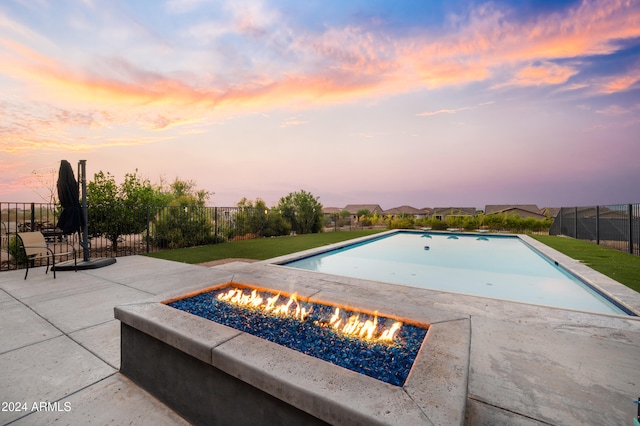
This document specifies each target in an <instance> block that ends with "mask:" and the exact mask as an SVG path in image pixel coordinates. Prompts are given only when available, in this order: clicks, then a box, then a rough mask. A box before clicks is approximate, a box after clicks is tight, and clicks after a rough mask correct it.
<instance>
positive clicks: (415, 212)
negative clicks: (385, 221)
mask: <svg viewBox="0 0 640 426" xmlns="http://www.w3.org/2000/svg"><path fill="white" fill-rule="evenodd" d="M384 215H385V216H386V215H391V216H413V218H414V219H422V218H424V217H425V216H426V215H427V213H426V212H425V210H424V209H417V208H415V207H411V206H400V207H394V208H392V209H388V210H385V211H384Z"/></svg>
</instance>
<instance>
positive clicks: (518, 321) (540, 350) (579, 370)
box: [0, 255, 640, 425]
mask: <svg viewBox="0 0 640 426" xmlns="http://www.w3.org/2000/svg"><path fill="white" fill-rule="evenodd" d="M558 258H559V259H560V261H563V262H574V263H576V262H575V261H571V260H567V259H565V258H563V257H562V256H561V255H558ZM581 266H582V265H576V267H578V268H580V267H581ZM582 267H583V266H582ZM587 269H588V268H587ZM586 273H589V274H591V275H592V277H593V279H596V280H602V281H603V282H604V283H605V286H609V289H610V290H611V291H612V292H615V293H617V296H618V297H620V296H622V297H625V298H626V302H627V303H628V304H629V305H632V307H634V308H635V309H640V294H638V293H635V292H631V291H630V290H628V289H627V290H624V289H623V288H620V287H618V286H621V285H620V284H617V283H615V282H610V280H609V281H607V280H603V279H602V277H601V276H600V275H599V274H598V273H596V272H595V271H593V272H592V271H590V270H587V271H586ZM57 276H58V278H57V279H56V280H54V279H53V277H52V276H51V274H47V275H45V274H44V269H43V268H35V269H34V270H32V271H31V272H30V273H29V278H28V279H27V280H26V281H25V280H24V279H23V278H24V273H23V271H9V272H3V273H0V305H1V306H2V309H1V310H0V337H1V339H0V384H1V386H0V402H2V403H3V404H5V403H6V405H5V406H3V407H2V408H5V410H2V411H0V424H10V423H11V424H16V425H30V424H45V423H47V424H48V423H53V422H54V421H57V422H58V423H59V424H130V423H135V424H149V425H173V424H187V422H186V421H185V420H184V419H183V418H181V417H180V416H179V415H178V414H176V413H175V412H173V411H172V410H170V409H169V408H168V407H167V406H165V405H164V404H162V403H161V402H159V401H158V400H156V399H155V398H154V397H153V396H151V395H150V394H149V393H147V392H146V391H145V390H143V389H141V388H140V387H138V386H137V385H136V384H135V383H133V382H132V381H131V380H129V379H128V378H127V377H125V376H123V375H122V374H121V373H120V372H119V368H120V322H119V321H118V320H116V319H114V307H115V306H119V305H125V304H131V303H138V302H143V301H145V300H148V299H152V298H157V297H158V296H159V295H163V294H167V293H171V294H176V293H180V292H184V293H187V292H189V291H193V290H197V289H201V288H205V287H208V286H210V283H211V282H213V281H215V282H219V281H220V280H225V279H228V280H234V281H237V282H243V281H248V282H249V283H251V282H259V283H261V285H263V286H269V285H270V284H272V285H274V286H279V287H283V286H286V287H288V288H292V289H295V287H296V286H298V285H307V286H316V287H317V286H322V289H323V291H325V292H326V294H333V295H334V296H335V299H336V300H339V299H341V298H348V299H353V298H357V300H358V305H359V306H362V307H366V308H368V309H379V310H381V311H385V312H390V313H397V314H399V315H401V314H402V313H403V312H406V311H407V310H415V309H419V310H424V312H425V315H427V314H428V312H429V311H431V310H435V311H438V312H447V313H448V314H449V317H450V318H454V317H455V318H462V319H466V320H467V321H468V322H469V324H470V327H471V339H470V346H469V357H468V358H469V363H468V383H467V389H466V410H465V418H464V422H465V423H466V424H473V425H475V424H492V425H496V424H505V425H506V424H509V425H513V424H521V425H537V424H558V425H560V424H567V425H572V424H592V425H602V424H632V423H633V421H632V420H633V417H634V416H635V415H636V412H637V406H636V405H634V403H633V402H634V400H636V399H637V398H638V397H639V396H640V355H639V354H640V319H638V318H634V317H622V316H608V315H601V314H590V313H585V312H576V311H567V310H561V309H555V308H546V307H541V306H534V305H526V304H519V303H512V302H505V301H500V300H493V299H485V298H480V297H472V296H466V295H460V294H453V293H446V292H441V291H433V290H423V289H415V288H410V287H403V286H394V285H390V284H384V283H379V282H371V281H363V280H356V279H351V278H344V277H337V276H329V275H324V274H318V273H313V272H308V271H301V270H294V269H291V268H283V267H279V266H275V265H273V264H271V263H270V262H256V263H244V262H235V263H229V264H226V265H220V266H217V267H213V268H208V267H203V266H195V265H186V264H181V263H176V262H169V261H162V260H157V259H152V258H147V257H143V256H131V257H123V258H118V261H117V263H116V264H114V265H111V266H108V267H105V268H102V269H94V270H84V271H78V272H77V273H76V272H66V271H65V272H62V271H60V272H58V273H57ZM605 278H606V277H605ZM622 287H623V286H622ZM625 288H626V287H625ZM629 292H631V293H629ZM16 402H18V403H20V404H21V405H20V409H21V411H17V410H16V404H13V405H12V406H11V407H9V405H8V404H9V403H16ZM47 402H48V403H49V404H47ZM42 403H44V404H42ZM8 408H12V410H7V409H8ZM432 423H433V424H438V422H437V421H435V419H432ZM426 424H430V423H428V422H427V423H426Z"/></svg>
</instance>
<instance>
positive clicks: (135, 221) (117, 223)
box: [87, 170, 166, 253]
mask: <svg viewBox="0 0 640 426" xmlns="http://www.w3.org/2000/svg"><path fill="white" fill-rule="evenodd" d="M137 173H138V171H137V170H136V171H135V172H134V173H127V174H126V175H125V179H124V182H123V183H122V184H121V185H120V186H118V185H117V184H116V181H115V178H114V177H113V175H111V174H110V173H108V172H107V173H106V174H105V173H104V172H102V171H100V172H98V173H96V174H95V175H94V177H93V181H91V182H89V183H88V184H87V204H88V209H87V215H88V219H89V220H88V225H89V235H91V236H92V237H98V236H104V237H105V238H106V239H108V240H109V241H110V242H111V248H112V250H113V251H114V252H115V253H117V251H118V241H119V240H120V237H121V236H122V235H129V234H139V233H141V232H142V231H144V230H145V229H146V228H147V224H148V217H147V216H148V214H147V207H148V206H153V205H158V204H161V203H162V202H163V201H164V200H165V199H166V197H163V195H162V194H161V193H160V191H159V189H158V188H154V187H153V186H152V185H151V183H150V182H149V180H147V179H142V178H140V177H139V176H138V175H137Z"/></svg>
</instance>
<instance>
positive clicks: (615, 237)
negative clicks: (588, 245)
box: [549, 204, 640, 256]
mask: <svg viewBox="0 0 640 426" xmlns="http://www.w3.org/2000/svg"><path fill="white" fill-rule="evenodd" d="M549 235H566V236H568V237H572V238H576V239H580V240H587V241H591V242H594V243H595V244H599V245H604V246H607V247H611V248H614V249H616V250H620V251H624V252H627V253H631V254H634V255H636V256H640V204H615V205H609V206H586V207H563V208H561V209H560V212H559V213H558V215H557V216H556V218H555V220H554V222H553V225H551V229H550V230H549Z"/></svg>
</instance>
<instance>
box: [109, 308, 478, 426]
mask: <svg viewBox="0 0 640 426" xmlns="http://www.w3.org/2000/svg"><path fill="white" fill-rule="evenodd" d="M162 300H163V299H162V298H156V299H154V300H151V301H149V302H144V303H137V304H130V305H123V306H118V307H116V308H115V317H116V318H117V319H119V320H120V321H121V372H122V373H123V374H125V375H126V376H128V377H129V378H131V379H132V380H134V381H135V382H136V383H138V384H139V385H140V386H141V387H143V388H144V389H146V390H147V391H149V392H150V393H152V394H153V395H155V396H156V397H157V398H158V399H160V400H161V401H163V402H164V403H165V404H167V405H168V406H169V407H171V408H172V409H174V410H175V411H177V412H178V413H180V414H181V415H182V416H183V417H184V418H185V419H187V420H188V421H189V422H192V423H193V424H203V425H204V424H233V425H245V424H246V425H255V424H279V425H289V424H291V425H294V424H295V425H300V424H306V425H307V424H308V425H313V424H345V425H351V424H354V425H357V424H361V425H376V424H399V425H431V424H448V425H455V424H463V423H464V414H465V403H466V395H467V375H468V365H469V346H470V321H469V319H468V318H451V319H444V320H443V319H442V318H440V319H438V320H437V321H438V322H433V323H431V325H430V327H429V332H428V333H427V337H426V339H425V341H424V343H423V346H422V348H421V350H420V352H419V354H418V357H417V358H416V360H415V362H414V365H413V368H412V370H411V372H410V374H409V377H408V378H407V381H406V383H405V385H404V386H403V387H398V386H393V385H390V384H387V383H384V382H381V381H379V380H376V379H373V378H370V377H367V376H364V375H361V374H358V373H356V372H353V371H350V370H347V369H344V368H341V367H338V366H336V365H333V364H331V363H328V362H326V361H322V360H320V359H317V358H314V357H311V356H308V355H304V354H302V353H299V352H296V351H294V350H291V349H288V348H285V347H283V346H280V345H277V344H275V343H272V342H269V341H266V340H263V339H260V338H258V337H255V336H252V335H250V334H247V333H244V332H240V331H238V330H235V329H233V328H230V327H226V326H224V325H221V324H217V323H215V322H212V321H209V320H207V319H204V318H200V317H198V316H195V315H191V314H189V313H186V312H183V311H180V310H177V309H174V308H171V307H169V306H167V305H165V304H164V303H162ZM365 308H366V307H365Z"/></svg>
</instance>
